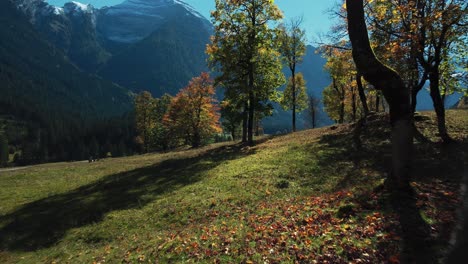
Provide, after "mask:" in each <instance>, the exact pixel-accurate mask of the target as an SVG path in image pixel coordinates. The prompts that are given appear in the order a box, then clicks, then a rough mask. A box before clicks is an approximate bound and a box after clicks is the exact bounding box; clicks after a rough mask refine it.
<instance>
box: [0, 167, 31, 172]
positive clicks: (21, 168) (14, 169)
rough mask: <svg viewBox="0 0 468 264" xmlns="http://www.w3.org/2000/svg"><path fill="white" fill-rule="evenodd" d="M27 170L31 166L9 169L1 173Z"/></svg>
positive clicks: (1, 170)
mask: <svg viewBox="0 0 468 264" xmlns="http://www.w3.org/2000/svg"><path fill="white" fill-rule="evenodd" d="M27 168H29V166H25V167H15V168H7V169H0V172H7V171H17V170H24V169H27Z"/></svg>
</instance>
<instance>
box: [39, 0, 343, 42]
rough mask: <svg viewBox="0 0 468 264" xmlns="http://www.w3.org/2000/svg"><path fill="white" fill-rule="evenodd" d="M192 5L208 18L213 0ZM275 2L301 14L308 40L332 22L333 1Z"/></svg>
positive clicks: (105, 0) (88, 0)
mask: <svg viewBox="0 0 468 264" xmlns="http://www.w3.org/2000/svg"><path fill="white" fill-rule="evenodd" d="M46 1H47V2H49V3H51V4H53V5H56V6H63V4H64V3H66V2H70V0H46ZM75 1H77V2H81V3H84V4H92V5H93V6H95V7H102V6H112V5H116V4H119V3H121V2H123V0H75ZM184 1H185V2H186V3H188V4H190V5H192V6H193V7H194V8H195V9H197V10H198V11H199V12H200V13H202V14H203V15H204V16H205V17H206V18H208V19H209V18H210V10H213V9H214V0H184ZM275 2H276V4H277V5H278V6H279V8H280V9H281V10H283V12H284V15H285V18H286V19H288V18H291V17H298V16H303V18H304V29H305V30H306V32H307V38H308V39H309V41H312V40H316V39H317V36H318V34H320V33H326V32H327V31H328V30H329V29H330V26H331V24H332V21H331V20H330V18H329V15H328V14H327V13H326V11H327V10H328V9H330V8H331V7H332V6H333V4H334V3H335V1H330V0H276V1H275Z"/></svg>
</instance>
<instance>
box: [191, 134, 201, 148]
mask: <svg viewBox="0 0 468 264" xmlns="http://www.w3.org/2000/svg"><path fill="white" fill-rule="evenodd" d="M200 145H201V137H200V133H199V132H198V131H195V133H194V134H193V138H192V147H194V148H198V147H200Z"/></svg>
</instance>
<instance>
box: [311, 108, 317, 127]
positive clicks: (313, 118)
mask: <svg viewBox="0 0 468 264" xmlns="http://www.w3.org/2000/svg"><path fill="white" fill-rule="evenodd" d="M315 115H316V113H315V109H312V128H315V127H316V126H317V120H316V117H315Z"/></svg>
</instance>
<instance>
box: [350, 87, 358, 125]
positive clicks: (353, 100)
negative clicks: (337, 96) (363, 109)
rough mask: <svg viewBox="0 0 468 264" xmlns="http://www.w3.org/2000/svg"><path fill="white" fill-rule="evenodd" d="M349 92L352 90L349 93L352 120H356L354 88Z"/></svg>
mask: <svg viewBox="0 0 468 264" xmlns="http://www.w3.org/2000/svg"><path fill="white" fill-rule="evenodd" d="M351 92H352V94H351V99H352V102H351V106H352V109H353V121H356V113H357V105H356V91H355V90H354V88H352V91H351Z"/></svg>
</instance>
